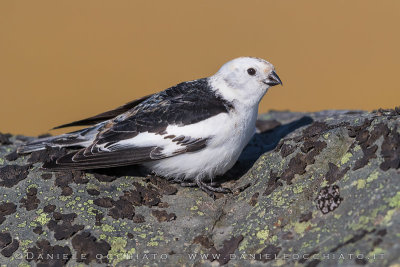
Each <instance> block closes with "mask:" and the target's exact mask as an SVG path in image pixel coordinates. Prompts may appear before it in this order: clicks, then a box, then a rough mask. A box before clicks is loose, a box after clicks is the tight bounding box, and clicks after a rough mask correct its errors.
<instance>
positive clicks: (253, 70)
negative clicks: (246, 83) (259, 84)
mask: <svg viewBox="0 0 400 267" xmlns="http://www.w3.org/2000/svg"><path fill="white" fill-rule="evenodd" d="M247 73H248V74H249V75H251V76H253V75H256V70H255V69H253V68H249V69H247Z"/></svg>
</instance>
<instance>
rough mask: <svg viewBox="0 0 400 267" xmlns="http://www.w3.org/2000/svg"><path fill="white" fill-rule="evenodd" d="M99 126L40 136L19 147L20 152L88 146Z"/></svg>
mask: <svg viewBox="0 0 400 267" xmlns="http://www.w3.org/2000/svg"><path fill="white" fill-rule="evenodd" d="M98 129H99V126H95V127H91V128H86V129H82V130H79V131H76V132H71V133H66V134H62V135H57V136H50V137H44V138H39V139H36V140H33V141H31V142H28V143H26V144H24V145H22V146H20V147H19V148H18V149H17V152H18V153H19V154H26V153H31V152H34V151H39V150H43V149H46V147H48V146H49V147H86V146H87V145H89V144H90V143H91V142H92V140H93V139H94V138H95V136H96V134H97V130H98Z"/></svg>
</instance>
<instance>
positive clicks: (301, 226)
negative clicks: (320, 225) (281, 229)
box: [293, 222, 311, 235]
mask: <svg viewBox="0 0 400 267" xmlns="http://www.w3.org/2000/svg"><path fill="white" fill-rule="evenodd" d="M310 228H311V222H301V223H300V222H296V223H295V224H294V227H293V229H294V231H295V232H296V233H297V234H299V235H304V233H305V232H306V231H308V230H309V229H310Z"/></svg>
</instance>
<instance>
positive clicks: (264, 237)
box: [256, 227, 269, 244]
mask: <svg viewBox="0 0 400 267" xmlns="http://www.w3.org/2000/svg"><path fill="white" fill-rule="evenodd" d="M256 236H257V238H258V239H260V244H263V243H264V241H266V240H267V238H268V236H269V230H268V228H267V227H265V228H264V230H260V231H258V232H257V234H256Z"/></svg>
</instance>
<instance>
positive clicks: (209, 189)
mask: <svg viewBox="0 0 400 267" xmlns="http://www.w3.org/2000/svg"><path fill="white" fill-rule="evenodd" d="M196 184H197V186H198V187H199V188H200V189H201V190H203V191H204V192H206V193H207V194H208V195H209V196H210V197H212V198H213V199H215V198H216V196H215V193H223V194H227V193H232V190H231V189H229V188H226V187H218V186H217V184H216V183H211V184H210V185H208V184H206V183H204V182H203V181H201V180H196Z"/></svg>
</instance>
